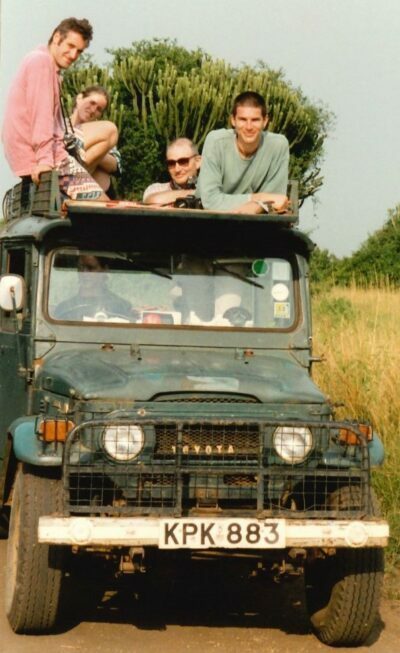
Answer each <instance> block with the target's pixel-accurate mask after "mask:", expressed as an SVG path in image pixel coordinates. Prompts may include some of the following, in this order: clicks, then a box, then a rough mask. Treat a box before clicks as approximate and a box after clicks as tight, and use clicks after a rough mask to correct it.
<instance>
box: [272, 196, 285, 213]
mask: <svg viewBox="0 0 400 653" xmlns="http://www.w3.org/2000/svg"><path fill="white" fill-rule="evenodd" d="M268 201H269V202H271V204H272V208H273V209H274V211H276V212H277V213H285V212H286V210H287V208H288V205H289V200H288V198H287V197H286V195H275V194H271V198H270V199H269V200H268Z"/></svg>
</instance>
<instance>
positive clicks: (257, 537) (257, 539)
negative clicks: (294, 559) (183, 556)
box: [159, 519, 285, 549]
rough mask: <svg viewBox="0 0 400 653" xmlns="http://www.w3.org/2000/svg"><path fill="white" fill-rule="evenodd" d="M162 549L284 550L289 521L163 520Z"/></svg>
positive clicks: (160, 536)
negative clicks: (286, 525) (286, 527)
mask: <svg viewBox="0 0 400 653" xmlns="http://www.w3.org/2000/svg"><path fill="white" fill-rule="evenodd" d="M159 547H160V549H211V548H215V547H217V548H223V549H281V548H284V547H285V520H283V519H281V520H279V519H266V520H258V519H162V520H161V522H160V534H159Z"/></svg>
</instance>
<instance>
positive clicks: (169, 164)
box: [166, 154, 197, 168]
mask: <svg viewBox="0 0 400 653" xmlns="http://www.w3.org/2000/svg"><path fill="white" fill-rule="evenodd" d="M195 156H197V155H196V154H192V156H183V157H181V158H180V159H167V161H166V163H167V168H175V166H176V165H179V166H181V168H184V167H186V166H188V165H189V162H190V160H191V159H194V157H195Z"/></svg>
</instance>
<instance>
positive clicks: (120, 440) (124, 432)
mask: <svg viewBox="0 0 400 653" xmlns="http://www.w3.org/2000/svg"><path fill="white" fill-rule="evenodd" d="M143 444H144V434H143V430H142V429H141V428H140V426H137V425H136V424H129V425H128V424H120V425H119V426H109V427H107V428H106V429H105V430H104V433H103V447H104V449H105V451H106V452H107V453H108V455H109V456H110V457H111V458H114V460H120V461H124V462H125V461H127V460H132V459H133V458H136V456H138V455H139V453H140V452H141V450H142V448H143Z"/></svg>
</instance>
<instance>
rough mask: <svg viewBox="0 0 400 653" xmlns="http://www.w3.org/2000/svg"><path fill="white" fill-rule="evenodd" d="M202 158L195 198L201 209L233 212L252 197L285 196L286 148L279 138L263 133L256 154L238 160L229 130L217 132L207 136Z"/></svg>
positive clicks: (281, 137)
mask: <svg viewBox="0 0 400 653" xmlns="http://www.w3.org/2000/svg"><path fill="white" fill-rule="evenodd" d="M202 155H203V159H202V163H201V168H200V175H199V179H198V183H197V192H196V195H198V196H199V197H201V201H202V204H203V207H204V208H205V209H211V210H215V211H229V210H233V209H235V208H237V207H238V206H240V205H241V204H244V203H245V202H249V201H250V200H251V195H252V193H263V192H264V193H280V194H283V195H285V194H286V190H287V182H288V168H289V144H288V142H287V139H286V138H285V136H283V135H282V134H274V133H272V132H263V133H262V138H261V142H260V146H259V148H258V149H257V151H256V153H255V154H254V155H253V156H252V157H251V158H250V159H242V157H241V156H240V154H239V152H238V149H237V146H236V135H235V132H234V131H233V129H217V130H215V131H212V132H210V133H209V134H208V136H207V138H206V140H205V143H204V147H203V153H202Z"/></svg>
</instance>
